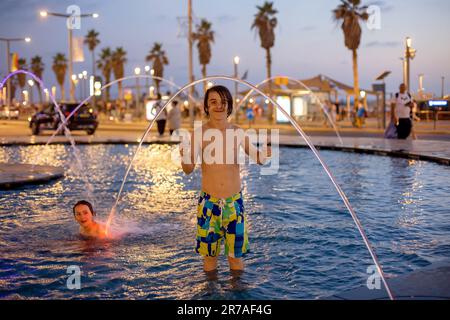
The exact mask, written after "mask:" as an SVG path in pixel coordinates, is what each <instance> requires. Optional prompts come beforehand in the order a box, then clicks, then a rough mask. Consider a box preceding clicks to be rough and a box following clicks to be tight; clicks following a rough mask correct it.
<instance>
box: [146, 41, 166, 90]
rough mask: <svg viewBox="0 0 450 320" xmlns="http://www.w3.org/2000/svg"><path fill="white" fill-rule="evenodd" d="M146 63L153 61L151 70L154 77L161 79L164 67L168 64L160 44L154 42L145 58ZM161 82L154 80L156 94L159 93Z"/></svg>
mask: <svg viewBox="0 0 450 320" xmlns="http://www.w3.org/2000/svg"><path fill="white" fill-rule="evenodd" d="M145 60H146V61H153V70H154V71H155V74H154V75H155V76H156V77H160V78H162V77H163V75H164V65H167V64H169V59H168V58H167V56H166V52H165V51H164V50H162V43H158V42H155V43H154V45H153V48H152V50H150V53H149V54H148V56H147V57H146V58H145ZM160 82H161V81H160V80H157V79H155V86H156V92H158V93H159V83H160Z"/></svg>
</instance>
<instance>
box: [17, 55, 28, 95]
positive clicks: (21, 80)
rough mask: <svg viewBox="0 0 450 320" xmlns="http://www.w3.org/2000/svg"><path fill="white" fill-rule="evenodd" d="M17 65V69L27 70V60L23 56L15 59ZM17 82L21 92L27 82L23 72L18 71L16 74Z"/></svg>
mask: <svg viewBox="0 0 450 320" xmlns="http://www.w3.org/2000/svg"><path fill="white" fill-rule="evenodd" d="M17 66H18V68H19V70H28V67H27V60H26V59H24V58H20V59H19V60H18V61H17ZM17 83H18V84H19V87H20V92H23V88H25V85H26V84H27V75H26V74H24V73H18V74H17ZM20 96H21V95H20Z"/></svg>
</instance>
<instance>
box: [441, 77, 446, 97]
mask: <svg viewBox="0 0 450 320" xmlns="http://www.w3.org/2000/svg"><path fill="white" fill-rule="evenodd" d="M441 80H442V86H441V98H442V99H444V96H445V93H444V83H445V77H441Z"/></svg>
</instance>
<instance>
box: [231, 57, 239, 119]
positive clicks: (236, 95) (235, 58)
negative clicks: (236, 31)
mask: <svg viewBox="0 0 450 320" xmlns="http://www.w3.org/2000/svg"><path fill="white" fill-rule="evenodd" d="M239 61H240V58H239V57H238V56H235V57H234V59H233V64H234V77H235V78H237V77H238V65H239ZM237 99H238V83H237V82H234V101H233V104H235V105H236V101H237ZM235 118H236V123H238V121H239V110H237V109H236V114H235Z"/></svg>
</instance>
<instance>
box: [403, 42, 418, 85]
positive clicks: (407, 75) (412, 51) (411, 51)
mask: <svg viewBox="0 0 450 320" xmlns="http://www.w3.org/2000/svg"><path fill="white" fill-rule="evenodd" d="M411 45H412V39H411V38H410V37H407V38H406V50H405V63H406V66H405V67H406V68H405V78H406V79H405V80H406V83H405V84H406V88H407V90H408V91H409V92H411V87H410V63H411V60H412V59H414V57H415V56H416V50H415V49H413V48H412V47H411Z"/></svg>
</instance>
